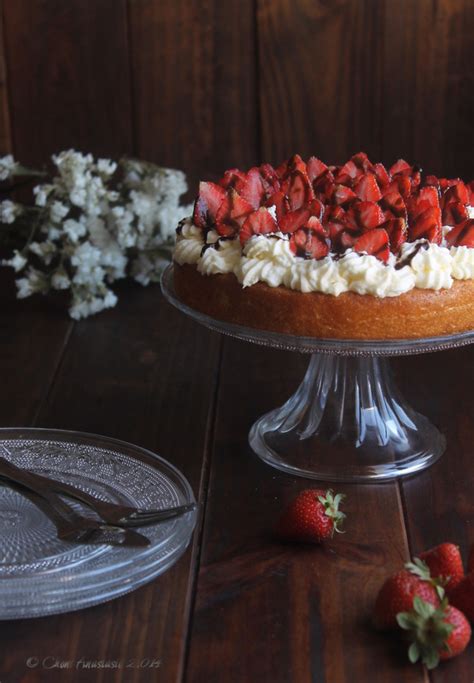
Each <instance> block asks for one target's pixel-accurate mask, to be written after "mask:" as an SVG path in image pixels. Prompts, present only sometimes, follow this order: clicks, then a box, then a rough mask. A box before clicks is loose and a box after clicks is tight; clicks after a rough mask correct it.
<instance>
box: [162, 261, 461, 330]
mask: <svg viewBox="0 0 474 683" xmlns="http://www.w3.org/2000/svg"><path fill="white" fill-rule="evenodd" d="M174 285H175V290H176V294H177V295H178V297H179V299H181V301H182V302H183V303H185V304H186V305H188V306H190V307H191V308H194V309H196V310H198V311H200V312H201V313H204V314H206V315H209V316H211V317H213V318H217V319H219V320H224V321H226V322H230V323H234V324H238V325H245V326H247V327H253V328H257V329H264V330H271V331H273V332H282V333H285V334H294V335H300V336H307V337H319V338H323V339H366V340H368V339H416V338H424V337H436V336H442V335H448V334H455V333H457V332H465V331H468V330H472V329H474V305H473V302H474V280H455V281H454V284H453V286H452V287H451V289H441V290H437V291H435V290H432V289H417V288H415V289H412V290H410V291H409V292H406V293H405V294H401V295H400V296H395V297H386V298H379V297H376V296H372V295H360V294H356V293H354V292H345V293H343V294H340V295H339V296H337V297H336V296H332V295H330V294H323V293H320V292H308V293H302V292H298V291H295V290H292V289H288V288H286V287H283V286H280V287H269V286H268V285H266V284H264V283H262V282H258V283H257V284H255V285H252V286H251V287H246V288H243V287H242V286H241V285H240V283H239V282H238V280H237V278H236V277H235V275H234V274H233V273H226V274H219V275H201V273H199V271H198V270H197V268H196V266H194V265H187V264H185V265H179V264H177V263H174Z"/></svg>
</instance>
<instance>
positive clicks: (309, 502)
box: [276, 489, 346, 543]
mask: <svg viewBox="0 0 474 683" xmlns="http://www.w3.org/2000/svg"><path fill="white" fill-rule="evenodd" d="M343 499H344V495H342V494H341V493H337V494H336V495H334V493H333V491H331V489H328V490H327V491H324V490H321V489H306V490H305V491H301V493H299V494H298V495H297V496H296V498H295V499H294V500H293V501H292V502H291V503H290V504H289V505H288V507H287V508H286V510H285V511H284V513H283V515H282V516H281V518H280V520H279V522H278V525H277V529H276V532H277V535H278V536H279V537H280V538H281V539H283V540H286V541H300V542H305V543H320V542H321V541H323V540H325V539H327V538H331V537H332V536H333V534H334V532H338V533H340V532H341V524H342V522H343V520H344V519H345V517H346V515H345V514H344V513H343V512H341V510H339V505H340V504H341V502H342V500H343Z"/></svg>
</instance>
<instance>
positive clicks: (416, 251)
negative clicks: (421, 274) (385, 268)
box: [395, 240, 430, 270]
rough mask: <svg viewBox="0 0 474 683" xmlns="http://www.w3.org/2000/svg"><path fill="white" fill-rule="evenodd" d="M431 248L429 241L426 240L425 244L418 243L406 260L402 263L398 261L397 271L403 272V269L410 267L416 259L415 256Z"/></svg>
mask: <svg viewBox="0 0 474 683" xmlns="http://www.w3.org/2000/svg"><path fill="white" fill-rule="evenodd" d="M429 246H430V243H429V242H428V241H427V240H424V241H423V242H418V244H417V245H416V246H415V248H414V249H413V251H411V252H410V253H409V254H408V255H407V256H405V258H404V259H402V260H401V261H397V263H396V264H395V270H401V268H404V267H405V266H409V265H410V263H411V262H412V261H413V259H414V258H415V256H416V255H417V254H419V253H420V251H421V250H422V249H428V247H429Z"/></svg>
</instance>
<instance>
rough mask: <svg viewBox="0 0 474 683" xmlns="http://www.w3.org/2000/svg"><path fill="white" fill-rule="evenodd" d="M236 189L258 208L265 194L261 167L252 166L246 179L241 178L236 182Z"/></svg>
mask: <svg viewBox="0 0 474 683" xmlns="http://www.w3.org/2000/svg"><path fill="white" fill-rule="evenodd" d="M235 189H236V190H237V192H238V193H239V194H240V196H241V197H243V198H244V199H245V200H246V201H248V202H249V204H251V205H252V206H253V208H254V209H258V208H259V206H260V204H261V203H262V200H263V196H264V187H263V182H262V176H261V175H260V171H259V169H258V168H256V167H254V168H251V169H250V171H248V172H247V174H246V176H245V180H239V181H238V182H237V183H236V185H235Z"/></svg>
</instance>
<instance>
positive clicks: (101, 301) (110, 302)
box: [69, 290, 117, 320]
mask: <svg viewBox="0 0 474 683" xmlns="http://www.w3.org/2000/svg"><path fill="white" fill-rule="evenodd" d="M116 303H117V297H116V296H115V294H114V293H113V292H112V291H110V290H107V291H106V293H105V295H104V296H103V297H97V296H93V297H88V298H80V297H78V296H75V297H74V300H73V304H72V306H71V308H70V309H69V315H70V316H71V318H74V320H80V319H81V318H87V316H89V315H93V314H94V313H99V311H103V310H104V309H106V308H113V307H114V306H115V304H116Z"/></svg>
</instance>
